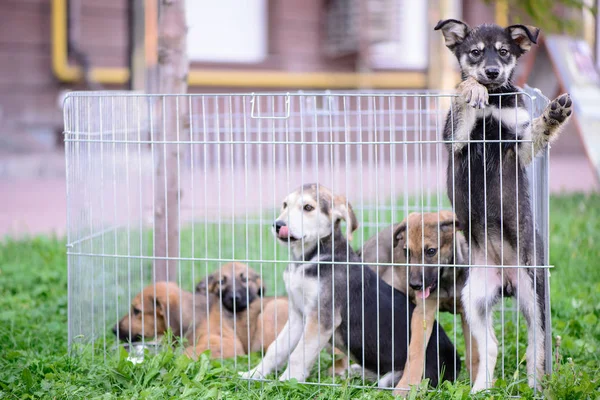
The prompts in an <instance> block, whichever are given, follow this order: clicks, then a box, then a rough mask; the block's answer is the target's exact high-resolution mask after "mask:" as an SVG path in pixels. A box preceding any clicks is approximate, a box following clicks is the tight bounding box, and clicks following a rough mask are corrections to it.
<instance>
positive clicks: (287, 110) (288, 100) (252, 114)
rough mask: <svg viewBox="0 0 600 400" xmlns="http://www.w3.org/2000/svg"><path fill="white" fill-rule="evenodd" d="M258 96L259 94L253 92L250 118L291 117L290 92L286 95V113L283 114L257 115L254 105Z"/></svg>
mask: <svg viewBox="0 0 600 400" xmlns="http://www.w3.org/2000/svg"><path fill="white" fill-rule="evenodd" d="M256 98H257V96H256V95H255V94H254V93H252V99H251V100H250V104H251V105H252V107H251V109H250V118H252V119H288V118H289V117H290V94H289V93H288V94H286V95H285V115H283V116H279V117H278V116H275V115H272V116H269V115H267V116H260V115H255V114H254V105H255V104H256Z"/></svg>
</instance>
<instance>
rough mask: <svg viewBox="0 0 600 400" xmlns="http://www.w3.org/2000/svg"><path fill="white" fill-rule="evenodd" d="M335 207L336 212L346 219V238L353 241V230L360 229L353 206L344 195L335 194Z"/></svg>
mask: <svg viewBox="0 0 600 400" xmlns="http://www.w3.org/2000/svg"><path fill="white" fill-rule="evenodd" d="M333 207H334V212H335V214H336V215H337V216H338V217H339V218H341V219H343V220H344V221H346V238H347V239H348V241H349V242H351V241H352V232H354V231H355V230H357V229H358V220H357V219H356V215H355V214H354V210H353V209H352V206H351V205H350V203H348V200H346V198H345V197H344V196H335V198H334V200H333Z"/></svg>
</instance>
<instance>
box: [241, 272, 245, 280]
mask: <svg viewBox="0 0 600 400" xmlns="http://www.w3.org/2000/svg"><path fill="white" fill-rule="evenodd" d="M240 279H241V280H242V281H245V280H246V275H244V273H241V274H240Z"/></svg>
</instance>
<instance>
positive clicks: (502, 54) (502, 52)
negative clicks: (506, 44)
mask: <svg viewBox="0 0 600 400" xmlns="http://www.w3.org/2000/svg"><path fill="white" fill-rule="evenodd" d="M498 54H500V55H501V56H502V57H504V56H505V55H507V54H508V50H506V49H500V50H499V51H498Z"/></svg>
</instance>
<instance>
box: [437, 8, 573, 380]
mask: <svg viewBox="0 0 600 400" xmlns="http://www.w3.org/2000/svg"><path fill="white" fill-rule="evenodd" d="M435 29H436V30H441V31H442V33H443V35H444V39H445V42H446V46H447V47H448V48H449V49H450V50H451V51H452V52H453V53H454V54H455V56H456V58H457V59H458V61H459V64H460V68H461V74H462V82H461V84H460V85H459V87H458V90H459V96H458V97H457V98H455V99H454V100H453V102H452V109H451V111H450V113H449V114H448V117H447V119H446V124H445V128H444V140H445V141H447V143H448V144H447V148H448V151H449V153H450V157H449V159H448V174H447V177H448V178H447V179H448V181H447V190H448V197H449V198H450V200H451V202H452V204H453V205H454V208H455V210H456V214H457V216H458V219H459V220H460V221H461V222H462V223H463V225H464V226H465V236H466V237H467V238H468V240H469V242H470V250H471V255H472V258H471V260H470V264H472V265H476V266H477V265H485V264H491V265H498V266H501V265H512V266H515V265H522V266H524V267H525V268H508V269H507V270H506V271H504V272H502V269H501V268H492V269H490V268H476V267H472V268H471V269H470V271H469V276H468V278H467V282H466V284H465V287H464V289H463V292H462V296H461V297H462V302H463V304H464V307H465V312H466V316H467V320H468V321H469V325H470V328H471V331H472V333H473V337H474V339H475V342H476V343H477V348H478V350H479V354H480V356H481V361H480V364H479V370H478V372H477V374H476V379H475V382H474V384H473V391H478V390H481V389H485V388H487V387H489V384H490V381H491V380H492V376H493V373H494V368H495V365H496V359H497V355H498V346H497V340H496V337H495V335H494V332H493V327H492V318H491V316H492V311H491V309H492V307H493V306H494V305H495V304H497V303H498V301H499V300H500V298H501V295H502V294H503V293H506V294H507V295H516V296H517V300H518V303H519V308H520V310H521V312H522V313H523V315H524V317H525V321H526V323H527V325H528V346H527V353H526V356H527V374H528V382H529V385H530V386H534V385H535V386H537V385H539V382H540V377H541V375H542V374H543V367H544V331H543V321H544V315H543V313H544V304H543V303H544V296H545V290H546V282H545V275H544V271H543V270H541V269H537V268H530V267H533V266H534V265H535V264H539V263H540V261H541V260H543V246H542V239H541V237H540V236H539V235H538V234H537V232H536V230H535V227H534V223H533V215H532V211H531V202H530V199H529V182H528V178H527V175H526V171H525V168H526V166H527V165H528V164H530V163H531V161H532V160H533V158H534V157H535V156H536V155H537V154H538V153H539V152H540V151H541V150H542V149H543V148H544V147H545V146H546V145H547V144H548V143H549V142H551V141H553V140H554V139H556V137H557V136H558V134H559V132H560V128H561V127H563V126H564V125H565V123H566V121H567V120H568V118H569V116H570V115H571V111H572V110H571V107H572V103H571V99H570V97H569V95H568V94H563V95H561V96H559V97H558V98H556V99H554V100H553V101H552V102H551V103H550V104H549V105H548V107H547V108H546V109H545V110H544V112H543V114H542V115H541V116H540V117H538V118H535V119H534V120H533V121H530V120H529V112H528V111H527V109H526V108H525V104H524V101H523V99H522V96H519V95H515V94H514V93H518V92H519V91H520V90H519V89H518V88H517V87H516V86H514V85H513V83H512V75H513V71H514V68H515V65H516V63H517V60H518V59H519V57H520V56H521V55H523V54H524V53H526V52H527V51H528V50H529V49H530V48H531V46H532V45H533V44H534V43H536V41H537V37H538V33H539V30H538V29H537V28H535V27H530V26H525V25H512V26H509V27H507V28H501V27H499V26H497V25H481V26H478V27H475V28H470V27H469V26H468V25H466V24H465V23H463V22H461V21H457V20H453V19H450V20H444V21H440V22H439V23H438V24H437V26H436V27H435ZM508 93H513V94H511V95H508V96H490V94H492V95H501V94H508ZM482 189H484V190H482ZM534 244H535V245H534Z"/></svg>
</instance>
